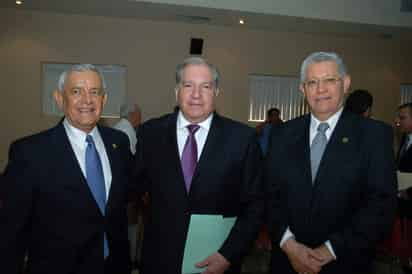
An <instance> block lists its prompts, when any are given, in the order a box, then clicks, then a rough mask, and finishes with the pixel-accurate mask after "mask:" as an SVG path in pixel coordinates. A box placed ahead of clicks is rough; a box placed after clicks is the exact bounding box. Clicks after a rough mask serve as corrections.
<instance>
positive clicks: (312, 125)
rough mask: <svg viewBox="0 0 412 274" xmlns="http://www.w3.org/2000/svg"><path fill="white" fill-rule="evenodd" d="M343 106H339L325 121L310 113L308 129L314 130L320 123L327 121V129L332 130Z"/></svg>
mask: <svg viewBox="0 0 412 274" xmlns="http://www.w3.org/2000/svg"><path fill="white" fill-rule="evenodd" d="M342 112H343V107H341V108H340V109H339V110H338V111H337V112H336V113H335V114H333V115H332V116H330V117H329V118H328V119H327V120H326V121H319V120H318V119H317V118H316V117H315V116H314V115H313V114H312V113H311V114H310V130H311V131H316V130H317V128H318V126H319V124H320V123H328V125H329V129H328V130H331V131H333V130H334V129H335V127H336V124H337V123H338V120H339V117H340V116H341V115H342Z"/></svg>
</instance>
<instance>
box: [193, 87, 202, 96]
mask: <svg viewBox="0 0 412 274" xmlns="http://www.w3.org/2000/svg"><path fill="white" fill-rule="evenodd" d="M200 89H201V87H200V86H194V87H193V90H192V93H191V95H192V97H193V98H198V97H200Z"/></svg>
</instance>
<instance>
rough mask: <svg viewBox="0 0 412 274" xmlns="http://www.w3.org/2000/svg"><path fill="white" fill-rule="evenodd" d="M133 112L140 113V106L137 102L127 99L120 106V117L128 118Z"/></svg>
mask: <svg viewBox="0 0 412 274" xmlns="http://www.w3.org/2000/svg"><path fill="white" fill-rule="evenodd" d="M132 112H138V113H140V108H139V106H138V105H137V104H134V103H132V102H130V101H127V102H126V103H124V104H122V105H121V106H120V118H125V119H127V118H128V117H129V114H130V113H132Z"/></svg>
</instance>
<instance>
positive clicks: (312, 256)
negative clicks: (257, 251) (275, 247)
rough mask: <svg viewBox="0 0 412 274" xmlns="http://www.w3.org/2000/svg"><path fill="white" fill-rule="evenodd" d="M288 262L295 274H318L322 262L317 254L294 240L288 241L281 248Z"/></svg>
mask: <svg viewBox="0 0 412 274" xmlns="http://www.w3.org/2000/svg"><path fill="white" fill-rule="evenodd" d="M282 250H283V251H284V252H285V253H286V255H287V256H288V259H289V262H290V264H291V265H292V267H293V269H294V270H295V271H296V272H297V273H305V274H309V273H311V274H312V273H319V272H320V271H321V269H322V260H321V257H320V256H319V255H318V253H315V252H314V251H313V250H312V249H311V248H309V247H307V246H305V245H303V244H301V243H298V242H297V241H296V240H295V239H293V238H290V239H288V240H287V241H286V242H285V243H284V244H283V246H282Z"/></svg>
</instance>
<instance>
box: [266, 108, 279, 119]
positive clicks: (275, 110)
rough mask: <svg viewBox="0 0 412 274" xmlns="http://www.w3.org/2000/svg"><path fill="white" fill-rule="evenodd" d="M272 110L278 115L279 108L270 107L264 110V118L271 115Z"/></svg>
mask: <svg viewBox="0 0 412 274" xmlns="http://www.w3.org/2000/svg"><path fill="white" fill-rule="evenodd" d="M274 112H276V113H277V114H278V115H279V114H280V110H279V109H278V108H270V109H268V111H267V112H266V118H267V117H270V116H272V115H273V113H274Z"/></svg>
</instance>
